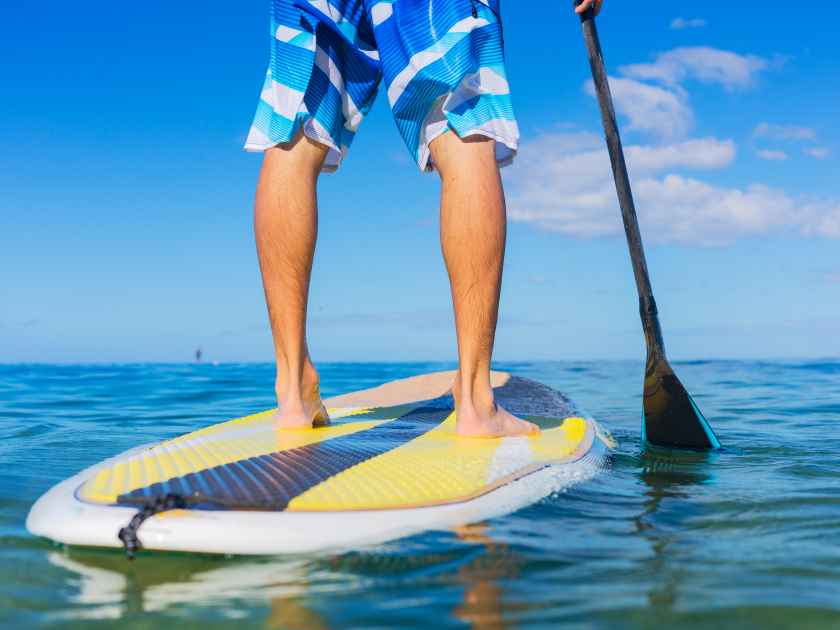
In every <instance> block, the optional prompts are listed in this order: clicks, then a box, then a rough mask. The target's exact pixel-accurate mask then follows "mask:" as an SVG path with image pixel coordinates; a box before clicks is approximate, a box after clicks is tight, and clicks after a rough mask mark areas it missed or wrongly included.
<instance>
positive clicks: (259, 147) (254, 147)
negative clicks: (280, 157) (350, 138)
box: [243, 118, 344, 173]
mask: <svg viewBox="0 0 840 630" xmlns="http://www.w3.org/2000/svg"><path fill="white" fill-rule="evenodd" d="M309 120H310V118H306V119H304V120H303V121H302V122H301V123H300V125H299V126H295V127H294V128H293V133H292V137H291V138H289V139H288V140H277V141H276V142H275V141H271V142H267V143H265V144H257V143H253V142H250V143H247V142H246V143H245V146H244V147H243V149H244V150H245V152H246V153H265V152H266V151H268V150H269V149H273V148H274V147H276V146H280V145H281V144H288V143H290V142H291V141H292V140H293V139H294V137H295V135H297V132H298V129H303V135H305V136H306V137H307V138H309V139H310V140H313V141H314V142H317V143H318V144H320V145H323V146H325V147H326V148H327V149H329V151H330V152H332V151H335V152H336V153H338V155H339V158H338V162H336V163H334V164H327V163H326V162H324V165H323V166H322V167H321V172H322V173H335V172H336V171H337V170H338V167H339V166H341V163H342V162H343V161H344V153H343V152H342V151H341V149H339V148H338V147H337V146H335V145H334V144H333V143H332V142H327V141H326V140H325V139H324V137H323V136H320V135H318V134H317V133H315V132H312V131H310V128H309V127H308V125H307V124H306V123H307V122H309Z"/></svg>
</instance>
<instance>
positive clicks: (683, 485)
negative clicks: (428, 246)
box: [0, 360, 840, 630]
mask: <svg viewBox="0 0 840 630" xmlns="http://www.w3.org/2000/svg"><path fill="white" fill-rule="evenodd" d="M674 366H675V368H676V370H677V372H678V374H679V375H680V377H681V379H682V380H683V382H684V384H685V385H686V387H687V389H688V390H689V391H690V392H691V393H692V395H693V396H694V398H695V399H696V401H697V403H698V404H699V406H700V408H701V409H702V410H703V411H704V413H705V415H706V416H707V417H708V419H709V420H710V422H711V424H712V426H713V427H714V428H715V430H716V432H717V434H718V437H719V438H720V440H721V443H722V444H723V446H724V448H723V450H722V451H720V452H716V453H711V454H701V453H690V452H676V451H665V450H659V449H649V448H645V447H644V445H643V444H642V443H641V442H640V438H639V436H640V414H641V392H642V373H643V365H642V364H641V363H639V362H557V363H550V362H539V363H510V364H506V363H501V364H498V365H497V366H496V368H497V369H503V370H507V371H510V372H512V373H514V374H518V375H521V376H525V377H529V378H533V379H536V380H539V381H541V382H543V383H546V384H548V385H551V386H552V387H555V388H557V389H559V390H561V391H563V392H564V393H566V394H568V395H569V396H571V397H572V398H573V399H574V400H575V401H576V402H577V403H578V404H579V405H580V406H581V407H582V408H583V409H585V410H586V411H587V412H588V413H589V414H590V415H592V416H594V417H595V418H596V419H598V420H599V421H600V422H601V424H603V425H604V426H605V427H606V428H608V429H609V430H610V432H611V433H612V434H613V436H614V437H615V438H616V440H617V441H618V449H617V450H616V451H615V453H614V454H613V457H612V459H611V462H610V466H609V467H608V468H607V470H605V471H604V472H602V473H601V474H600V475H598V476H597V477H595V478H594V479H592V480H589V481H585V482H583V483H580V484H578V485H576V486H573V487H571V488H570V489H568V490H566V491H564V492H562V493H558V494H556V495H553V496H551V497H549V498H547V499H545V500H543V501H541V502H540V503H538V504H535V505H533V506H531V507H529V508H527V509H524V510H521V511H519V512H516V513H514V514H511V515H508V516H505V517H502V518H498V519H494V520H491V521H488V522H486V523H479V524H476V525H473V526H471V527H469V528H464V529H462V530H461V531H459V532H457V533H456V532H447V531H444V532H428V533H424V534H420V535H416V536H412V537H410V538H406V539H402V540H398V541H394V542H391V543H388V544H385V545H380V546H377V547H374V548H368V549H359V550H356V551H353V552H350V553H344V554H340V555H336V554H312V555H300V556H292V557H281V558H225V557H215V556H209V555H208V556H191V555H187V554H143V555H141V556H140V557H139V558H138V559H137V560H136V561H134V562H131V563H129V562H128V561H126V559H125V558H124V556H123V555H122V554H121V552H119V551H116V550H114V551H109V550H92V549H67V548H63V547H60V546H57V545H54V544H53V543H50V542H48V541H45V540H40V539H37V538H34V537H32V536H31V535H29V534H28V533H27V532H26V530H25V528H24V520H25V518H26V514H27V511H28V510H29V508H30V506H31V505H32V503H33V502H34V501H35V499H37V498H38V496H40V494H42V493H43V492H44V491H46V490H47V489H48V488H49V487H50V486H52V485H53V484H55V483H57V482H59V481H61V480H63V479H65V478H67V477H69V476H71V475H72V474H74V473H76V472H78V471H79V470H80V469H82V468H85V467H87V466H89V465H91V464H94V463H97V462H99V461H101V460H102V459H105V458H106V457H109V456H111V455H114V454H116V453H119V452H121V451H124V450H126V449H128V448H131V447H133V446H136V445H139V444H144V443H149V442H155V441H159V440H162V439H165V438H170V437H173V436H176V435H178V434H181V433H185V432H188V431H192V430H194V429H196V428H199V427H201V426H204V425H206V424H210V423H215V422H220V421H223V420H227V419H229V418H232V417H237V416H242V415H245V414H248V413H252V412H255V411H261V410H263V409H267V408H269V407H271V406H273V399H272V394H273V391H272V390H273V380H274V379H273V369H272V366H271V365H268V364H222V365H209V364H195V365H176V364H172V365H162V364H161V365H79V366H69V365H62V366H57V365H0V627H9V628H25V627H35V626H39V627H40V626H44V625H52V626H57V627H97V626H99V627H110V626H115V625H119V627H120V628H157V627H171V626H178V627H197V628H202V629H205V630H206V629H209V628H215V627H223V626H227V625H230V624H231V622H235V623H236V626H237V627H239V628H249V627H255V628H336V629H337V628H395V627H400V628H429V627H432V626H434V627H436V628H450V627H452V628H477V629H484V628H486V629H490V628H494V629H495V628H505V627H513V628H516V627H534V628H540V627H544V628H556V627H559V626H564V627H570V628H576V627H579V628H651V627H679V628H695V627H697V628H705V627H714V628H716V629H722V628H744V627H760V628H828V627H840V431H838V425H840V360H825V361H694V362H676V363H675V364H674ZM452 367H453V366H452V365H449V364H431V363H400V364H396V363H394V364H384V363H383V364H373V363H360V364H349V363H341V364H326V365H320V366H319V368H320V370H321V377H322V390H323V393H324V395H325V396H330V395H334V394H338V393H342V392H347V391H351V390H357V389H362V388H365V387H370V386H373V385H376V384H379V383H382V382H384V381H388V380H392V379H395V378H402V377H406V376H411V375H415V374H421V373H424V372H429V371H435V370H440V369H449V368H452Z"/></svg>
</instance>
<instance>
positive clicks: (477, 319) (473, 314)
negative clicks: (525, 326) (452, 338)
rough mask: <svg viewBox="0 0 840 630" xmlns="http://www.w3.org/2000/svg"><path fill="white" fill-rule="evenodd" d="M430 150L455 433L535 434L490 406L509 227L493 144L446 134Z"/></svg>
mask: <svg viewBox="0 0 840 630" xmlns="http://www.w3.org/2000/svg"><path fill="white" fill-rule="evenodd" d="M430 150H431V153H432V160H433V161H434V164H435V167H436V168H437V170H438V172H439V173H440V177H441V204H440V235H441V247H442V249H443V257H444V259H445V261H446V268H447V270H448V272H449V282H450V284H451V286H452V302H453V305H454V308H455V326H456V331H457V336H458V361H459V367H458V376H457V377H456V379H455V383H454V385H453V388H452V392H453V395H454V396H455V411H456V417H457V431H458V433H459V434H461V435H468V436H488V437H489V436H500V435H523V434H527V433H532V432H535V431H537V430H538V429H537V427H536V425H534V424H531V423H530V422H526V421H524V420H520V419H519V418H516V417H515V416H513V415H511V414H510V413H508V412H507V411H505V410H504V409H502V408H501V407H499V406H498V405H496V404H495V401H494V399H493V389H492V387H491V385H490V359H491V356H492V354H493V341H494V338H495V335H496V319H497V317H498V313H499V291H500V289H501V282H502V265H503V264H504V254H505V234H506V222H507V217H506V213H505V200H504V194H503V192H502V182H501V179H500V177H499V168H498V165H497V164H496V157H495V143H494V142H493V141H492V140H489V139H487V138H483V137H471V138H467V139H466V140H461V139H460V138H459V137H458V136H457V135H456V134H454V133H452V132H448V133H445V134H443V135H442V136H440V137H438V138H436V139H435V140H434V141H433V142H432V143H431V145H430Z"/></svg>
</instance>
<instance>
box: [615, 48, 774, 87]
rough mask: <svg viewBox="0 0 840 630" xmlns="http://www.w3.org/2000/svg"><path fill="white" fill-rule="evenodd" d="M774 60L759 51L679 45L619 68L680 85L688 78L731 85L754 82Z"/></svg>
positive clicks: (640, 77) (634, 76) (632, 74)
mask: <svg viewBox="0 0 840 630" xmlns="http://www.w3.org/2000/svg"><path fill="white" fill-rule="evenodd" d="M769 67H770V62H769V61H767V60H766V59H763V58H761V57H757V56H755V55H739V54H738V53H734V52H731V51H728V50H720V49H718V48H711V47H708V46H694V47H686V48H675V49H674V50H670V51H668V52H664V53H660V54H659V55H657V56H656V58H655V60H654V61H653V63H638V64H632V65H629V66H622V67H621V68H619V70H620V72H621V74H623V75H624V76H626V77H629V78H631V79H638V80H643V81H658V82H661V83H664V84H666V85H672V86H673V85H678V84H680V83H682V82H684V81H686V80H688V79H696V80H698V81H703V82H705V83H717V84H720V85H722V86H723V87H725V88H727V89H730V90H731V89H736V88H746V87H749V86H751V85H752V84H753V83H754V82H755V79H756V77H757V75H758V74H759V73H760V72H762V71H764V70H766V69H767V68H769Z"/></svg>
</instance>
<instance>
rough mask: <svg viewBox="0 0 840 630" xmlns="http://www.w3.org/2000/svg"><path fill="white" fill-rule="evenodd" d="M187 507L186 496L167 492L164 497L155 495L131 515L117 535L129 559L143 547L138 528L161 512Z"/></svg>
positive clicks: (132, 558)
mask: <svg viewBox="0 0 840 630" xmlns="http://www.w3.org/2000/svg"><path fill="white" fill-rule="evenodd" d="M186 507H187V501H186V499H184V497H182V496H180V495H178V494H167V495H165V496H162V497H154V498H153V499H150V500H149V501H147V502H146V503H145V504H143V507H142V508H141V509H140V511H139V512H137V514H135V515H134V516H133V517H131V520H130V521H129V523H128V525H126V526H125V527H123V528H122V529H120V532H119V534H117V537H118V538H119V539H120V540H121V541H122V544H123V547H124V548H125V555H126V557H127V558H128V559H129V560H134V554H135V553H137V550H139V549H141V548H142V547H143V545H142V544H141V543H140V539H139V538H138V537H137V530H139V529H140V526H141V525H142V524H143V523H144V522H145V521H146V520H147V519H149V518H151V517H152V516H154V515H155V514H160V513H161V512H168V511H169V510H183V509H184V508H186Z"/></svg>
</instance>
